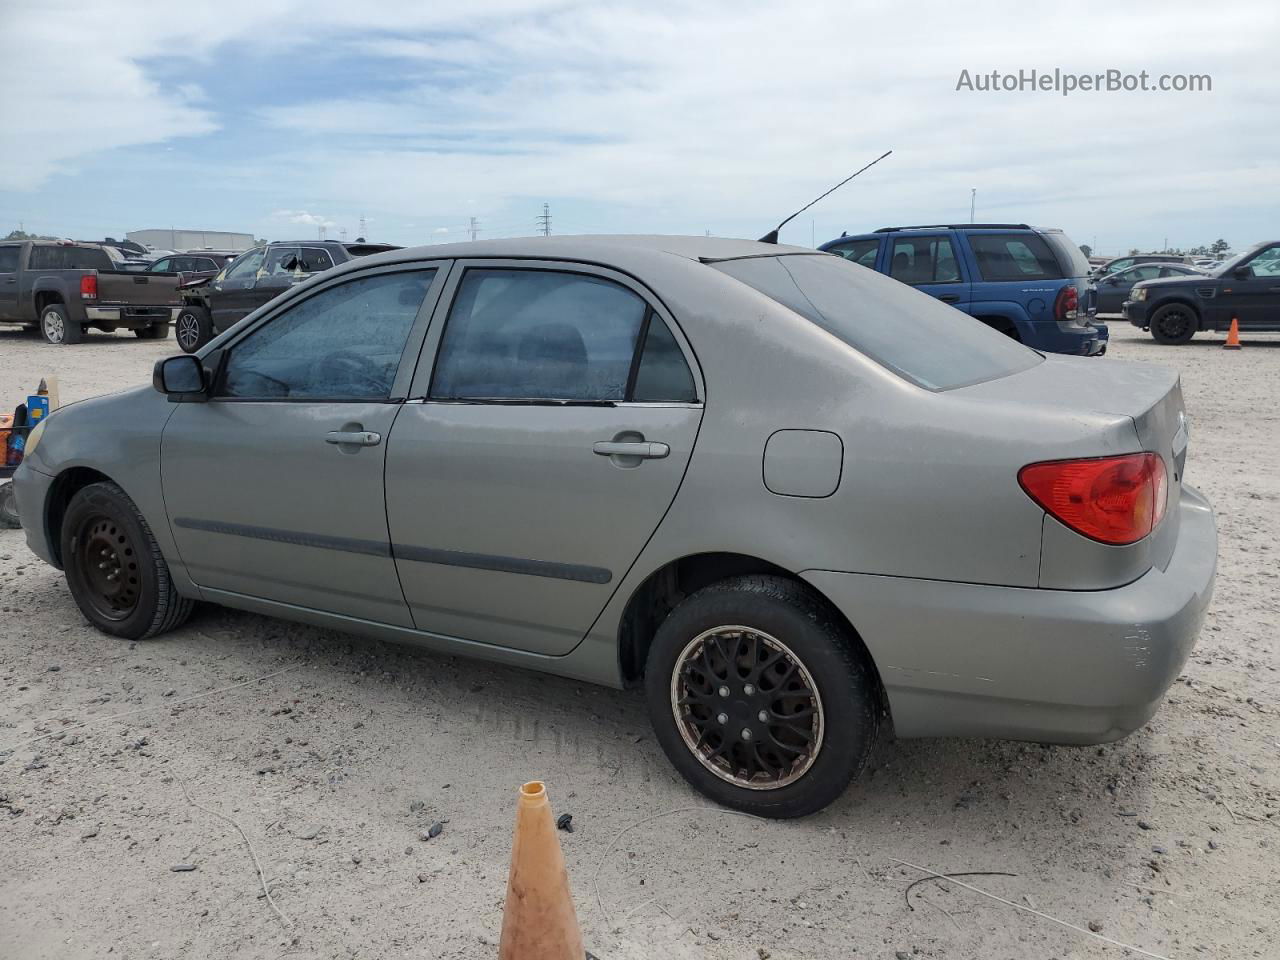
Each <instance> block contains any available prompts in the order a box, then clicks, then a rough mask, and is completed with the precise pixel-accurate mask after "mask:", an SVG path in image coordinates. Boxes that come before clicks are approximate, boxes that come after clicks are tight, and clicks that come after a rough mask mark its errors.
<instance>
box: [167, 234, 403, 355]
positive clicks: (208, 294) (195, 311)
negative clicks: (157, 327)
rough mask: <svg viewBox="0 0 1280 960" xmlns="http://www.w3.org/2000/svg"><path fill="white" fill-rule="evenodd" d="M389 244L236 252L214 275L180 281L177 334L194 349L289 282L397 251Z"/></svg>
mask: <svg viewBox="0 0 1280 960" xmlns="http://www.w3.org/2000/svg"><path fill="white" fill-rule="evenodd" d="M396 249H398V248H397V247H395V246H393V245H391V244H387V243H367V242H365V241H364V240H363V239H358V240H356V242H355V243H340V242H339V241H337V240H293V241H273V242H271V243H268V244H265V245H263V246H259V247H254V248H253V249H252V250H246V251H245V252H244V253H241V254H239V255H238V256H237V257H236V258H235V260H233V261H232V262H231V263H230V264H228V265H227V266H226V267H224V268H223V269H222V270H221V271H220V272H219V273H218V275H217V276H215V277H211V278H209V279H207V280H197V281H195V282H194V283H184V284H183V285H182V286H181V288H180V289H179V292H180V293H181V294H182V309H181V311H179V313H178V314H177V320H176V324H177V326H176V330H175V337H176V339H177V341H178V346H180V347H181V348H182V349H183V350H185V351H186V352H187V353H195V352H196V351H197V350H199V349H200V348H201V347H203V346H204V345H205V344H206V343H208V342H209V341H210V340H212V339H213V338H214V337H216V336H217V335H218V334H220V333H222V331H223V330H226V329H228V328H230V327H231V326H232V325H234V324H235V323H237V322H239V321H240V320H241V319H243V318H244V317H246V316H248V315H249V314H250V313H252V312H253V311H254V310H257V309H258V307H260V306H262V305H263V304H264V303H266V302H267V301H269V300H271V299H273V298H274V297H276V296H278V295H279V294H281V293H284V291H286V290H288V289H289V288H290V287H292V286H294V285H296V284H299V283H301V282H302V281H304V280H306V279H308V278H309V277H311V276H313V275H314V274H317V273H322V272H323V271H325V270H328V269H330V268H331V267H336V266H337V265H338V264H340V263H346V262H347V261H348V260H354V259H356V258H357V257H365V256H368V255H369V254H371V253H382V252H384V251H386V250H396Z"/></svg>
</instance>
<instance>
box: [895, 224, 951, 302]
mask: <svg viewBox="0 0 1280 960" xmlns="http://www.w3.org/2000/svg"><path fill="white" fill-rule="evenodd" d="M963 271H964V267H963V265H962V264H961V263H960V259H959V258H958V257H957V256H956V251H955V247H954V245H953V244H952V241H951V238H950V237H949V236H947V235H946V234H937V233H933V234H921V235H918V236H912V235H909V234H908V235H902V234H896V233H895V234H892V235H891V236H890V241H889V266H888V273H889V276H891V277H893V278H894V279H895V280H900V281H902V282H903V283H906V284H910V285H911V286H913V287H915V288H916V289H917V290H921V291H923V292H924V293H927V294H929V295H930V296H932V297H937V298H938V299H939V300H941V301H942V302H943V303H949V304H951V305H952V306H953V307H957V308H958V309H960V310H964V311H965V312H968V308H969V302H970V299H971V298H970V283H969V278H968V277H967V276H965V274H964V272H963Z"/></svg>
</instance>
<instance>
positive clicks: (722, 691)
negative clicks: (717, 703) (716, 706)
mask: <svg viewBox="0 0 1280 960" xmlns="http://www.w3.org/2000/svg"><path fill="white" fill-rule="evenodd" d="M719 692H720V696H722V697H727V696H728V695H729V688H728V687H726V686H722V687H721V688H720V691H719Z"/></svg>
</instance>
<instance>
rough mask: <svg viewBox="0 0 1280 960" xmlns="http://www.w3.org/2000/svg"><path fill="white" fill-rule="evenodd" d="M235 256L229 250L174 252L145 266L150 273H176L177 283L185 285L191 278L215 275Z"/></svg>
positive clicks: (197, 278)
mask: <svg viewBox="0 0 1280 960" xmlns="http://www.w3.org/2000/svg"><path fill="white" fill-rule="evenodd" d="M235 258H236V255H235V254H234V253H231V252H229V251H226V252H224V251H214V250H209V251H201V252H198V253H196V252H192V253H175V254H171V255H170V256H167V257H161V258H160V259H159V260H156V261H155V262H154V263H152V264H150V265H149V266H148V267H147V270H148V271H150V272H151V273H176V274H177V275H178V277H179V283H180V284H183V285H186V284H187V283H190V282H191V281H192V280H202V279H206V278H209V277H214V276H217V274H218V272H219V271H220V270H222V269H223V268H224V267H225V266H226V265H227V264H229V263H230V262H231V261H232V260H234V259H235Z"/></svg>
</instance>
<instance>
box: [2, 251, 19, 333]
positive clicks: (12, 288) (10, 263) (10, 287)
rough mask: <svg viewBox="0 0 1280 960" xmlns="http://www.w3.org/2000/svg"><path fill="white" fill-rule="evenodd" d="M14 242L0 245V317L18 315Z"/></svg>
mask: <svg viewBox="0 0 1280 960" xmlns="http://www.w3.org/2000/svg"><path fill="white" fill-rule="evenodd" d="M21 252H22V247H21V246H20V245H18V244H16V243H12V244H3V245H0V319H2V320H9V319H16V318H17V316H18V254H19V253H21Z"/></svg>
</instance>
